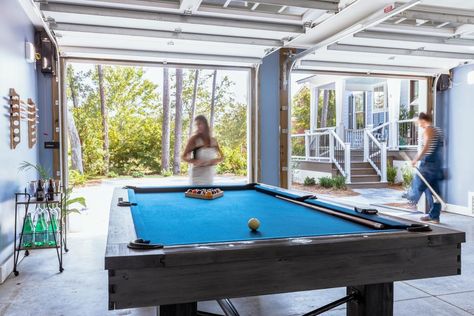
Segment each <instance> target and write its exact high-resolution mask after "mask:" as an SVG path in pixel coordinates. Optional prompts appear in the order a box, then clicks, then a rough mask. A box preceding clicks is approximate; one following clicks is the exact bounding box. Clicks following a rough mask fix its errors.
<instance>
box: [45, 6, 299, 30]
mask: <svg viewBox="0 0 474 316" xmlns="http://www.w3.org/2000/svg"><path fill="white" fill-rule="evenodd" d="M40 8H41V10H42V11H43V12H44V13H45V15H50V14H54V13H55V12H58V13H70V14H77V15H89V16H99V17H102V16H106V17H114V18H124V19H137V20H150V21H155V22H171V23H186V24H200V25H212V26H219V27H232V28H241V29H255V30H268V31H275V32H287V33H302V32H303V27H302V26H299V25H293V24H282V23H272V22H262V21H248V20H238V19H225V18H218V17H203V16H194V15H180V14H173V13H164V12H150V11H139V10H122V9H116V8H114V9H112V8H103V7H94V6H84V5H70V4H59V3H49V4H41V7H40Z"/></svg>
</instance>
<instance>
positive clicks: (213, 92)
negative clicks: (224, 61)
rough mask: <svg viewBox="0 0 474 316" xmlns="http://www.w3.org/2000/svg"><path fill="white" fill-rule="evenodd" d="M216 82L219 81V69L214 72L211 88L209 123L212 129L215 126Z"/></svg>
mask: <svg viewBox="0 0 474 316" xmlns="http://www.w3.org/2000/svg"><path fill="white" fill-rule="evenodd" d="M216 83H217V70H214V72H213V74H212V88H211V113H210V119H209V125H210V128H211V131H212V130H213V128H214V115H215V113H214V112H215V104H216Z"/></svg>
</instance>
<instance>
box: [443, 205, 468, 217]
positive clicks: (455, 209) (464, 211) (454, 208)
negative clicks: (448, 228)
mask: <svg viewBox="0 0 474 316" xmlns="http://www.w3.org/2000/svg"><path fill="white" fill-rule="evenodd" d="M446 206H447V207H446V212H448V213H453V214H459V215H464V216H472V217H474V212H473V211H471V210H470V209H469V208H467V207H465V206H460V205H455V204H446Z"/></svg>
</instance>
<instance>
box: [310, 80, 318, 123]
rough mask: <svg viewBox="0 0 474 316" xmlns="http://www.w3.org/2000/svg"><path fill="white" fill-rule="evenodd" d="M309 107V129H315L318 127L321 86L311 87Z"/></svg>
mask: <svg viewBox="0 0 474 316" xmlns="http://www.w3.org/2000/svg"><path fill="white" fill-rule="evenodd" d="M309 104H310V109H309V115H310V116H309V130H310V131H314V130H315V129H317V128H318V104H319V88H318V87H311V97H310V103H309Z"/></svg>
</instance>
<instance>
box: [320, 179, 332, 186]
mask: <svg viewBox="0 0 474 316" xmlns="http://www.w3.org/2000/svg"><path fill="white" fill-rule="evenodd" d="M319 185H320V186H322V187H323V188H332V187H333V186H334V181H333V179H332V178H330V177H321V178H319Z"/></svg>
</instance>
